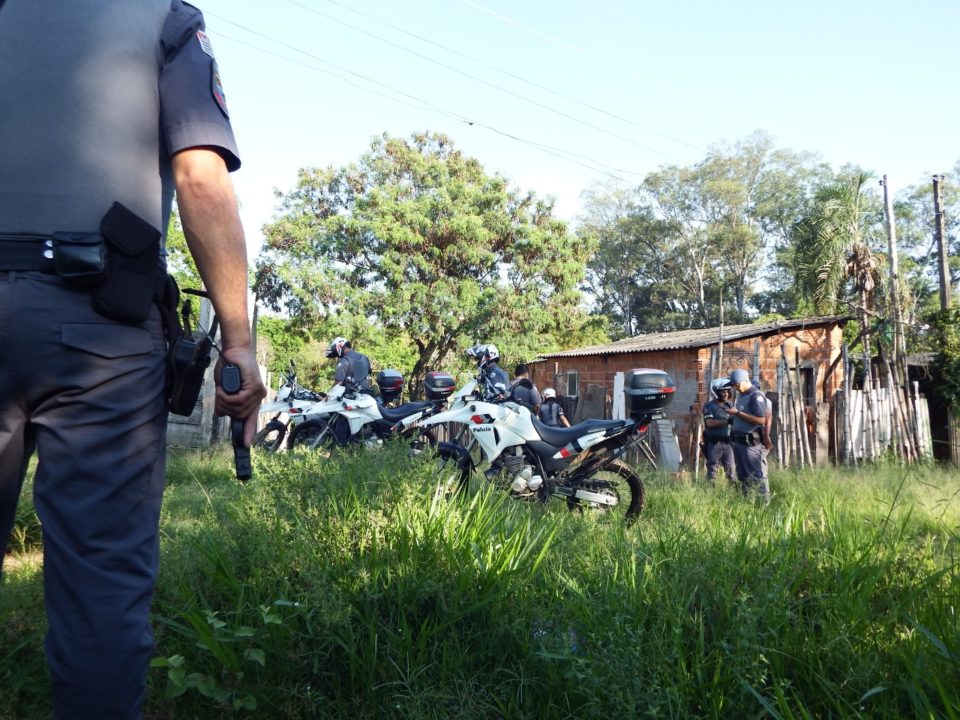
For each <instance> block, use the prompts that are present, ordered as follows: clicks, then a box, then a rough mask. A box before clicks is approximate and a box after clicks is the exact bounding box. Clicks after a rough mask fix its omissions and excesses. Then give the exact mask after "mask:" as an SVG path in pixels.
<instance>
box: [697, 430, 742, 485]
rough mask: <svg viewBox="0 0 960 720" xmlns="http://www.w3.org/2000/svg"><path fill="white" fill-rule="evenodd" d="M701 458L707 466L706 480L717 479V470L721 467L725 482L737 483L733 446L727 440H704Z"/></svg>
mask: <svg viewBox="0 0 960 720" xmlns="http://www.w3.org/2000/svg"><path fill="white" fill-rule="evenodd" d="M703 458H704V460H705V462H706V464H707V479H708V480H713V479H715V478H716V477H717V470H718V469H719V468H720V466H721V465H722V466H723V471H724V472H725V473H726V475H727V481H728V482H731V483H735V482H736V481H737V473H736V471H735V470H734V463H735V460H734V457H733V444H732V442H731V440H730V439H729V438H727V439H726V440H711V439H710V438H706V440H705V441H704V444H703Z"/></svg>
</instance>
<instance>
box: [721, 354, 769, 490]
mask: <svg viewBox="0 0 960 720" xmlns="http://www.w3.org/2000/svg"><path fill="white" fill-rule="evenodd" d="M730 382H731V383H732V384H733V386H734V387H735V388H736V389H737V392H738V393H739V395H738V396H737V402H736V406H735V407H733V408H732V409H730V410H729V411H728V412H729V414H730V415H732V416H733V425H732V426H731V437H732V438H733V442H734V445H733V452H734V457H735V458H736V461H737V477H738V478H739V479H740V486H741V488H742V489H743V494H744V495H746V494H747V493H749V492H750V490H752V489H756V491H757V492H758V493H760V495H761V496H763V497H764V499H767V500H769V498H770V482H769V480H768V479H767V453H768V452H769V451H770V448H771V447H772V444H771V442H770V435H769V432H768V426H767V416H768V412H767V409H768V407H769V406H770V402H769V401H768V400H767V396H766V395H764V394H763V393H762V392H760V389H759V388H758V387H756V386H755V385H753V384H752V383H751V382H750V375H749V374H748V373H747V371H746V370H742V369H739V368H738V369H736V370H734V371H733V372H732V373H730Z"/></svg>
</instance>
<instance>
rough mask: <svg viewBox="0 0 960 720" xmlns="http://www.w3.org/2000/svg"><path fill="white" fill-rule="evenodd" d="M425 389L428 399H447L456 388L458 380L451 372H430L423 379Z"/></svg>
mask: <svg viewBox="0 0 960 720" xmlns="http://www.w3.org/2000/svg"><path fill="white" fill-rule="evenodd" d="M423 389H424V392H426V394H427V400H432V401H436V400H446V399H447V398H448V397H450V396H451V395H453V391H454V390H455V389H456V381H454V379H453V376H452V375H451V374H450V373H445V372H439V371H434V372H428V373H427V377H426V378H425V379H424V381H423Z"/></svg>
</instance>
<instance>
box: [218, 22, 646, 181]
mask: <svg viewBox="0 0 960 720" xmlns="http://www.w3.org/2000/svg"><path fill="white" fill-rule="evenodd" d="M207 16H208V17H213V18H216V19H217V20H220V21H221V22H225V23H228V24H230V25H233V26H235V27H237V28H239V29H241V30H244V31H245V32H248V33H251V34H252V35H256V36H258V37H261V38H264V39H265V40H268V41H270V42H272V43H275V44H277V45H279V46H281V47H284V48H286V49H288V50H291V51H293V52H296V53H299V54H301V55H305V56H306V57H308V58H310V59H311V60H315V61H317V62H320V63H323V64H325V65H329V66H331V67H333V68H336V69H337V70H340V71H341V72H344V73H348V74H349V75H353V76H355V77H357V78H360V79H361V80H363V81H364V82H368V83H372V84H373V85H376V86H379V87H382V88H385V89H387V90H389V91H391V92H393V93H396V94H399V95H401V96H403V97H406V98H409V99H411V100H413V101H414V102H415V103H417V104H416V105H414V104H412V103H410V102H407V101H405V100H402V99H399V98H397V97H393V96H391V95H388V94H386V93H383V92H378V91H376V90H373V89H371V88H368V87H364V86H362V85H359V84H357V83H355V82H352V81H351V80H349V79H348V78H345V77H343V76H342V75H339V74H338V73H336V72H332V71H330V70H325V69H323V68H318V67H316V66H314V65H310V64H308V63H304V62H301V61H299V60H295V59H293V58H289V57H286V56H284V55H280V54H279V53H276V52H273V51H271V50H268V49H266V48H262V47H259V46H258V45H254V44H252V43H249V42H246V41H244V40H241V39H239V38H235V37H232V36H230V35H227V34H224V33H222V32H217V35H218V36H219V37H222V38H224V39H225V40H231V41H233V42H235V43H238V44H240V45H244V46H245V47H249V48H251V49H253V50H256V51H258V52H261V53H264V54H266V55H270V56H272V57H275V58H278V59H280V60H284V61H286V62H291V63H294V64H297V65H300V66H301V67H305V68H308V69H311V70H315V71H317V72H322V73H324V74H327V75H331V76H333V77H336V78H337V79H339V80H342V81H343V82H346V83H347V84H349V85H351V86H353V87H356V88H358V89H359V90H363V91H364V92H370V93H373V94H374V95H378V96H380V97H383V98H386V99H387V100H391V101H393V102H399V103H401V104H403V105H406V106H407V107H412V108H414V109H417V110H429V111H432V112H437V113H440V114H442V115H446V116H447V117H449V118H452V119H453V120H456V121H457V122H460V123H463V124H465V125H468V126H471V127H478V128H482V129H484V130H487V131H489V132H493V133H496V134H498V135H501V136H503V137H505V138H508V139H510V140H513V141H515V142H519V143H522V144H524V145H528V146H530V147H533V148H535V149H538V150H540V151H542V152H545V153H548V154H550V155H553V156H555V157H559V158H560V159H563V160H566V161H568V162H572V163H574V164H576V165H579V166H581V167H584V168H586V169H588V170H591V171H593V172H599V173H602V174H605V175H608V176H609V177H611V178H613V179H615V180H618V181H619V182H627V181H626V180H625V179H624V178H623V177H621V175H620V174H627V175H636V176H642V173H637V172H634V171H631V170H625V169H623V168H617V167H613V166H611V165H607V164H605V163H602V162H600V161H599V160H595V159H593V158H591V157H589V156H587V155H582V154H580V153H575V152H573V151H571V150H565V149H563V148H559V147H556V146H552V145H547V144H545V143H540V142H536V141H533V140H528V139H525V138H522V137H519V136H517V135H514V134H512V133H509V132H506V131H504V130H500V129H499V128H497V127H494V126H492V125H487V124H485V123H482V122H479V121H476V120H471V119H470V118H468V117H466V116H464V115H461V114H460V113H457V112H454V111H451V110H447V109H445V108H442V107H440V106H438V105H435V104H433V103H431V102H429V101H427V100H423V99H422V98H419V97H417V96H415V95H411V94H410V93H407V92H405V91H402V90H398V89H397V88H394V87H392V86H390V85H388V84H386V83H383V82H380V81H379V80H375V79H374V78H370V77H368V76H366V75H363V74H361V73H358V72H355V71H353V70H350V69H349V68H345V67H343V66H342V65H338V64H336V63H332V62H330V61H328V60H324V59H323V58H321V57H318V56H316V55H314V54H313V53H310V52H308V51H306V50H302V49H300V48H297V47H294V46H292V45H289V44H287V43H285V42H283V41H281V40H277V39H276V38H273V37H270V36H269V35H265V34H264V33H261V32H258V31H257V30H253V29H252V28H248V27H246V26H244V25H241V24H239V23H236V22H234V21H232V20H228V19H227V18H224V17H221V16H219V15H216V14H215V13H207ZM618 173H620V174H618Z"/></svg>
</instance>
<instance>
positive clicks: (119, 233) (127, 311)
mask: <svg viewBox="0 0 960 720" xmlns="http://www.w3.org/2000/svg"><path fill="white" fill-rule="evenodd" d="M100 232H101V234H102V235H103V238H104V240H105V241H106V243H107V254H106V255H107V257H106V263H105V265H104V270H103V274H102V276H101V278H100V282H99V283H98V284H97V287H96V288H95V289H94V291H93V309H94V310H96V311H97V312H98V313H100V314H101V315H103V316H104V317H107V318H110V319H111V320H118V321H120V322H128V323H141V322H143V321H144V320H146V319H147V317H148V316H149V315H150V308H151V307H152V306H153V304H154V300H155V299H156V298H157V296H158V294H159V292H158V291H159V289H160V286H161V270H160V231H159V230H157V229H156V228H155V227H153V226H152V225H151V224H150V223H148V222H147V221H146V220H144V219H143V218H141V217H140V216H138V215H137V214H136V213H134V212H133V211H132V210H129V209H128V208H126V207H124V206H123V205H121V204H120V203H118V202H115V203H114V204H113V206H112V207H111V208H110V210H108V211H107V214H106V215H104V216H103V220H101V221H100Z"/></svg>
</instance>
